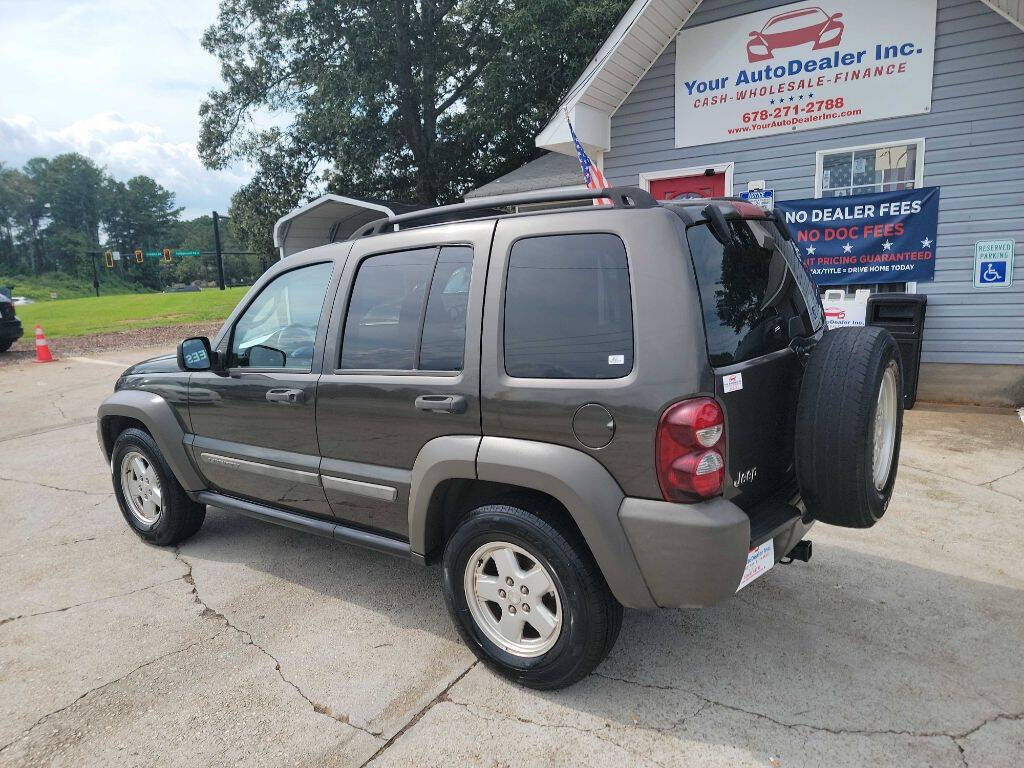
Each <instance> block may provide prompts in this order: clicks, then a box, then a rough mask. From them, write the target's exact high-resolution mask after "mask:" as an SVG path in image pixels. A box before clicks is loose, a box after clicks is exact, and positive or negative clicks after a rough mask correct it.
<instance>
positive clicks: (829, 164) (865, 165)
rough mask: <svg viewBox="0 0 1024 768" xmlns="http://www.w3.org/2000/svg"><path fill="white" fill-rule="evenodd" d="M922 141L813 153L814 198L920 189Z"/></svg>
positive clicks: (922, 158)
mask: <svg viewBox="0 0 1024 768" xmlns="http://www.w3.org/2000/svg"><path fill="white" fill-rule="evenodd" d="M923 177H924V139H915V140H913V141H906V142H897V143H895V144H872V145H869V146H864V147H848V148H846V149H831V150H825V151H823V152H818V154H817V174H816V176H815V184H814V187H815V197H846V196H848V195H867V194H871V193H872V192H895V191H897V190H901V189H914V188H915V187H920V186H922V181H923Z"/></svg>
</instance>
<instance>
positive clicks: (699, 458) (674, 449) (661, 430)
mask: <svg viewBox="0 0 1024 768" xmlns="http://www.w3.org/2000/svg"><path fill="white" fill-rule="evenodd" d="M656 453H657V457H656V461H657V465H658V484H659V485H660V486H661V495H662V496H663V497H664V498H665V501H697V500H699V499H707V498H710V497H711V496H716V495H717V494H719V493H721V492H722V481H723V480H724V479H725V414H724V413H722V408H721V406H720V405H719V404H718V403H717V402H715V401H714V400H712V399H711V398H710V397H698V398H694V399H693V400H684V401H683V402H681V403H676V404H675V405H673V406H670V407H669V408H668V409H667V410H666V411H665V412H664V413H663V414H662V415H661V421H659V422H658V436H657V444H656Z"/></svg>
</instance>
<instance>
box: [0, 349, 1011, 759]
mask: <svg viewBox="0 0 1024 768" xmlns="http://www.w3.org/2000/svg"><path fill="white" fill-rule="evenodd" d="M155 351H156V350H137V351H132V350H119V351H116V352H112V353H97V354H96V355H92V356H90V355H88V354H86V355H85V356H77V357H73V358H70V357H69V358H64V359H61V360H59V361H58V362H55V363H52V364H47V365H36V364H34V363H31V362H20V361H18V362H15V363H13V364H10V365H5V366H3V367H0V578H2V583H3V589H2V591H0V765H2V766H15V765H16V766H22V765H25V766H28V765H31V766H36V765H44V764H53V765H61V766H80V765H82V766H85V765H88V766H93V765H111V766H143V765H145V766H156V765H204V766H221V765H237V764H244V765H246V766H247V767H251V766H264V765H266V766H277V765H301V766H320V765H323V766H327V765H330V766H363V765H374V766H462V765H473V766H494V767H495V768H496V767H498V766H509V767H512V766H514V767H515V768H526V767H527V766H586V768H599V767H601V766H616V767H618V766H626V765H629V766H634V765H636V766H648V765H650V766H698V765H699V766H730V767H732V766H772V767H773V768H779V767H780V766H821V765H828V766H865V765H884V766H891V765H900V766H903V765H914V766H917V765H921V766H924V765H928V766H954V767H955V766H964V765H969V766H1011V765H1014V766H1016V765H1018V764H1019V762H1020V758H1021V755H1024V664H1022V663H1021V659H1022V655H1021V653H1022V652H1021V649H1022V646H1024V425H1022V423H1021V418H1020V416H1019V415H1018V414H1017V413H1016V412H1014V411H1009V410H1007V411H985V410H980V409H966V408H960V409H958V408H929V407H926V406H919V407H918V408H917V409H915V410H914V411H912V412H908V413H907V417H906V428H905V433H904V448H903V459H902V461H901V465H900V470H899V480H898V483H897V488H896V492H895V496H894V499H893V502H892V504H891V506H890V508H889V512H888V514H887V515H886V517H885V519H884V520H883V521H882V522H881V523H880V524H879V525H877V526H876V527H875V528H873V529H871V530H869V531H847V530H841V529H837V528H829V527H827V526H817V527H815V529H814V530H812V532H811V536H810V538H811V539H813V541H814V557H813V559H812V560H811V562H810V563H808V564H796V565H792V566H788V567H776V568H775V569H773V570H772V571H770V572H769V573H768V574H767V575H765V576H764V577H762V578H761V579H760V580H758V581H756V582H754V583H753V584H752V585H751V586H749V587H747V588H746V589H744V590H743V591H742V592H740V593H739V594H738V595H737V596H736V597H735V598H734V599H732V600H730V601H728V602H726V603H724V604H722V605H719V606H716V607H714V608H711V609H706V610H703V611H680V610H673V611H659V612H638V611H627V612H626V616H625V622H624V624H623V629H622V634H621V636H620V637H619V641H618V644H617V645H616V647H615V649H614V650H613V652H612V654H611V656H610V657H609V658H608V659H607V660H606V661H605V662H604V663H603V664H602V665H601V666H600V667H599V668H598V670H597V671H596V672H595V673H594V674H593V675H591V676H590V677H589V678H588V679H586V680H584V681H583V682H581V683H579V684H577V685H576V686H574V687H572V688H570V689H567V690H563V691H557V692H550V693H538V692H535V691H530V690H527V689H524V688H520V687H517V686H515V685H512V684H510V683H508V682H506V681H504V680H503V679H501V678H499V677H497V676H496V675H494V674H492V673H491V672H490V671H488V670H487V669H485V668H484V667H483V666H482V665H480V664H478V663H476V661H475V659H474V657H473V655H472V654H471V653H470V652H469V651H468V650H467V649H466V647H465V646H463V645H462V643H461V642H460V641H459V639H458V637H457V635H456V633H455V631H454V629H453V627H452V625H451V623H450V621H449V619H448V616H447V614H446V612H445V607H444V601H443V599H442V596H441V590H440V572H439V569H437V568H429V569H421V568H419V567H417V566H415V565H413V564H410V563H406V562H404V561H400V560H396V559H393V558H390V557H388V556H386V555H382V554H377V553H374V552H369V551H364V550H360V549H357V548H354V547H348V546H344V545H341V544H338V543H333V542H330V541H326V540H323V539H319V538H316V537H313V536H308V535H305V534H302V533H299V532H296V531H291V530H288V529H284V528H278V527H275V526H271V525H267V524H264V523H259V522H257V521H254V520H250V519H248V518H243V517H237V516H234V515H232V514H230V513H228V512H225V511H221V510H217V509H211V510H210V512H209V514H208V516H207V520H206V524H205V526H204V527H203V529H202V530H201V531H200V532H199V534H198V535H196V536H195V537H194V538H193V539H192V540H190V541H188V542H186V543H184V544H183V545H182V546H181V547H180V548H179V549H177V550H174V549H161V548H157V547H151V546H148V545H146V544H144V543H142V542H141V541H140V540H139V539H137V538H136V537H135V536H134V535H133V534H132V533H131V532H130V531H129V529H128V528H127V526H126V525H125V523H124V521H123V520H122V518H121V515H120V513H119V512H118V510H117V506H116V503H115V501H114V497H113V494H112V492H111V482H110V476H109V469H108V467H107V466H106V465H105V464H104V462H103V460H102V458H101V454H100V451H99V449H98V447H97V445H96V436H95V426H94V418H95V412H96V406H97V405H98V403H99V402H100V401H101V400H102V399H103V397H105V396H106V395H107V394H108V393H109V392H110V391H111V388H112V385H113V382H114V380H115V379H116V377H117V375H118V373H119V371H120V369H121V368H123V367H125V366H126V365H128V364H129V363H131V362H134V361H136V360H138V359H140V358H142V357H145V356H148V355H150V354H153V353H154V352H155Z"/></svg>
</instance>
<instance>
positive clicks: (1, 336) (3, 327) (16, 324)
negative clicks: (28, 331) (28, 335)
mask: <svg viewBox="0 0 1024 768" xmlns="http://www.w3.org/2000/svg"><path fill="white" fill-rule="evenodd" d="M24 335H25V331H24V329H23V328H22V327H21V320H18V319H14V320H0V341H16V340H17V339H20V338H21V337H22V336H24Z"/></svg>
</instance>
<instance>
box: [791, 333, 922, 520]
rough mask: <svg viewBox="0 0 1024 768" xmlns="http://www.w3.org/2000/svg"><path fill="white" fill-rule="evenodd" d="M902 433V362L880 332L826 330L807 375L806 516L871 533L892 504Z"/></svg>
mask: <svg viewBox="0 0 1024 768" xmlns="http://www.w3.org/2000/svg"><path fill="white" fill-rule="evenodd" d="M902 433H903V363H902V358H901V357H900V351H899V347H898V346H897V345H896V340H895V339H893V337H892V335H891V334H890V333H889V332H888V331H886V330H884V329H882V328H871V327H868V328H842V329H838V330H835V331H828V332H827V333H826V334H825V337H824V338H823V339H822V340H821V342H820V343H819V344H818V346H817V347H815V349H814V351H813V352H812V353H811V359H810V362H809V363H808V365H807V370H806V371H805V372H804V379H803V383H802V385H801V390H800V405H799V408H798V412H797V427H796V472H797V479H798V480H799V483H800V491H801V494H802V495H803V498H804V503H805V504H806V505H807V511H808V512H809V513H810V514H811V515H812V516H813V517H814V519H816V520H820V521H821V522H823V523H829V524H831V525H839V526H842V527H845V528H870V527H871V526H872V525H874V524H875V523H877V522H878V521H879V520H880V519H881V517H882V515H884V514H885V510H886V508H887V507H888V506H889V500H890V499H891V498H892V489H893V486H894V485H895V483H896V470H897V468H898V466H899V457H900V439H901V437H902Z"/></svg>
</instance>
